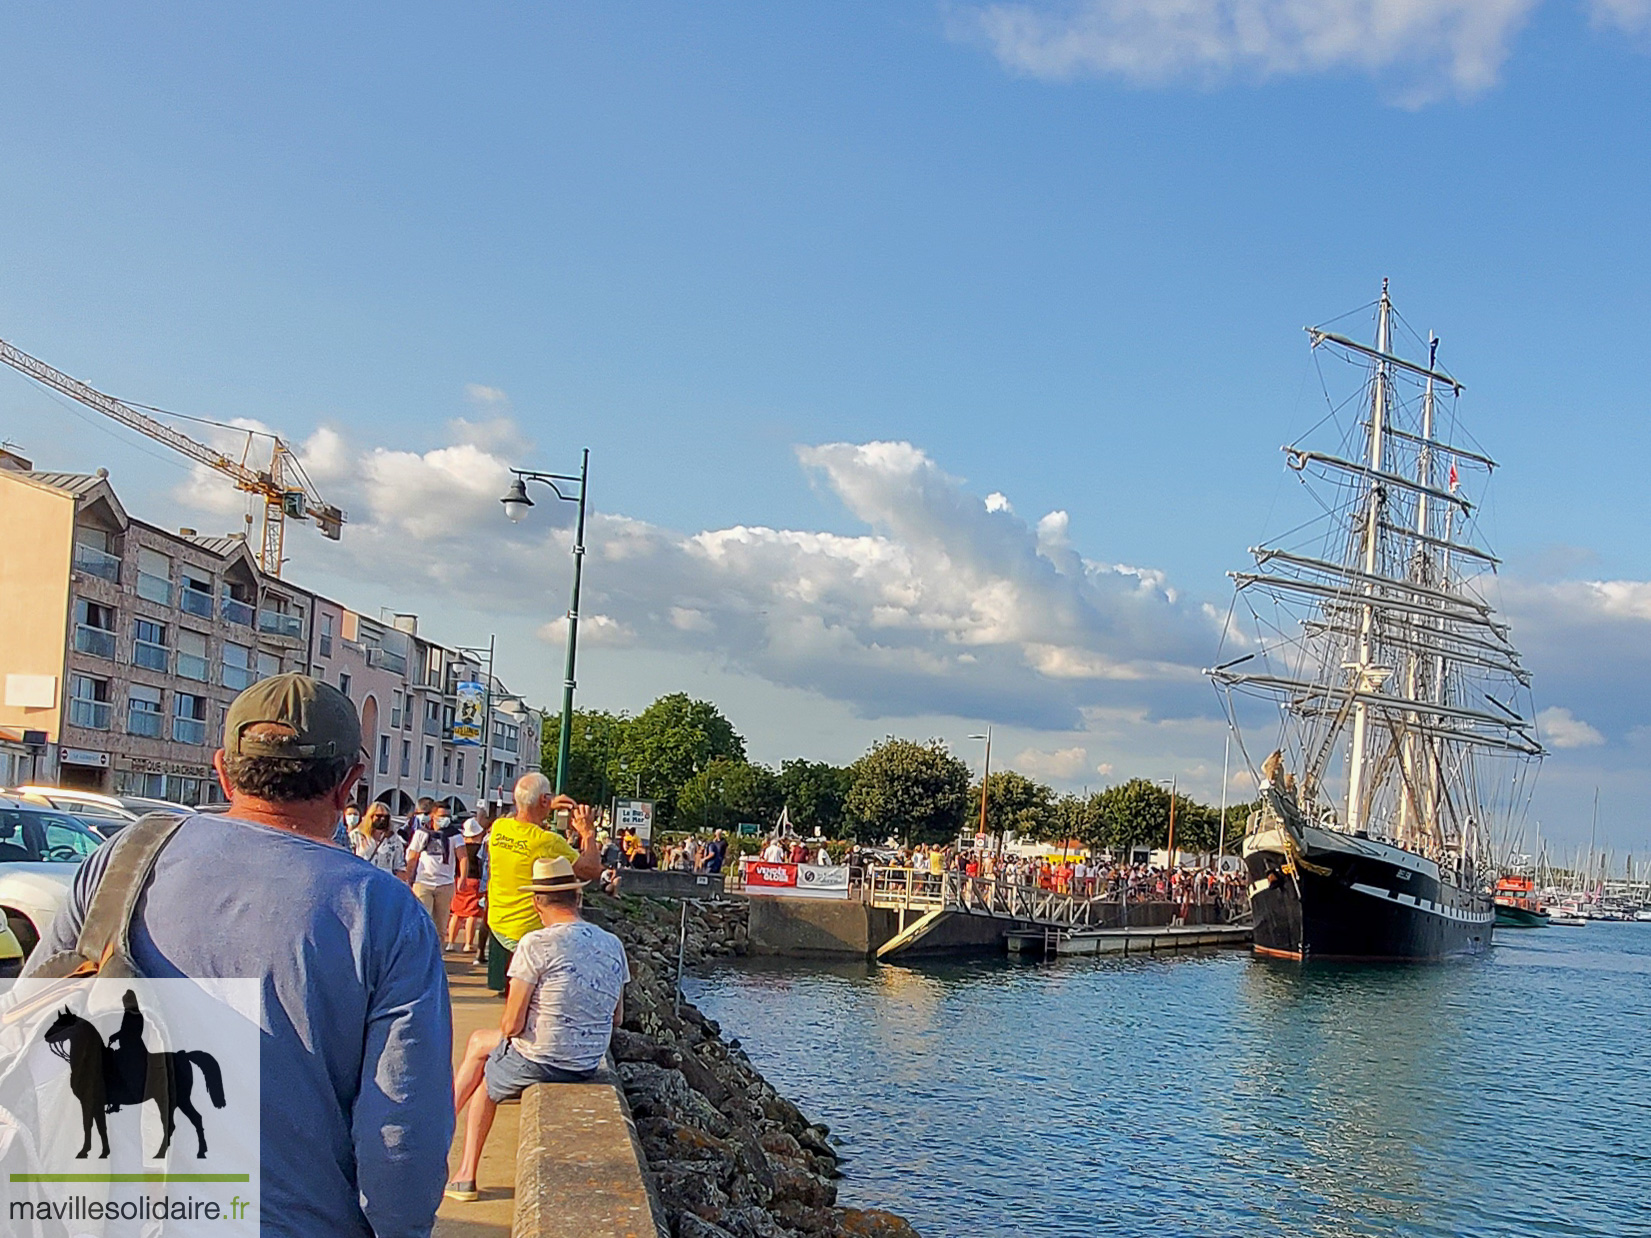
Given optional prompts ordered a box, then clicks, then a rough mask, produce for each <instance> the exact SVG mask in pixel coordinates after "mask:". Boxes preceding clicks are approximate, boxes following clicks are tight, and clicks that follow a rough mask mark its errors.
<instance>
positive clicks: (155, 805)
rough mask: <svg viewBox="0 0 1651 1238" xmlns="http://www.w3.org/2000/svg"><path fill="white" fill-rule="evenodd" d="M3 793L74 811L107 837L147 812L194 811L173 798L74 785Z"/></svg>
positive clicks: (3, 792)
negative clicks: (83, 787) (98, 789)
mask: <svg viewBox="0 0 1651 1238" xmlns="http://www.w3.org/2000/svg"><path fill="white" fill-rule="evenodd" d="M0 795H14V796H16V797H17V798H19V799H24V800H28V801H30V802H31V803H36V804H40V805H42V806H44V807H47V808H58V809H61V810H63V811H64V812H67V813H72V814H74V815H75V816H77V817H79V818H80V819H81V820H83V821H85V822H86V823H87V824H88V825H90V826H91V827H92V828H93V829H94V830H96V831H97V832H98V833H99V834H102V835H103V836H104V837H105V838H113V837H114V836H115V834H117V833H118V832H119V831H120V830H122V829H123V828H125V827H126V826H128V825H130V824H131V823H132V822H134V821H136V820H137V819H138V818H139V817H141V816H143V815H144V814H145V813H150V812H194V811H195V810H194V809H193V808H191V807H189V805H187V804H175V803H173V802H172V801H171V800H157V799H150V798H149V797H147V796H143V795H104V794H103V793H102V792H99V791H81V790H77V789H75V788H72V787H35V786H30V787H18V788H17V790H15V791H0Z"/></svg>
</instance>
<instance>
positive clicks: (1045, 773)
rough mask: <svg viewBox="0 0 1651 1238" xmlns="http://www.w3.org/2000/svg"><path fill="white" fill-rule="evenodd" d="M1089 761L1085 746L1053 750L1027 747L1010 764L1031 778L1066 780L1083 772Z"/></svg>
mask: <svg viewBox="0 0 1651 1238" xmlns="http://www.w3.org/2000/svg"><path fill="white" fill-rule="evenodd" d="M1088 762H1089V750H1088V749H1087V748H1057V749H1056V750H1055V751H1054V752H1040V751H1039V750H1038V749H1036V748H1027V749H1026V750H1025V751H1023V752H1022V753H1021V754H1020V755H1019V756H1017V757H1016V758H1015V759H1014V760H1013V761H1012V762H1010V764H1011V765H1012V766H1013V767H1014V768H1015V769H1017V770H1019V771H1020V772H1021V773H1023V774H1026V775H1028V776H1030V777H1033V778H1050V779H1054V780H1056V781H1058V782H1066V781H1069V780H1070V779H1073V778H1076V777H1077V776H1078V775H1079V774H1081V773H1083V772H1084V767H1085V766H1086V765H1087V764H1088Z"/></svg>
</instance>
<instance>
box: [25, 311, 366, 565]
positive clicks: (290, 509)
mask: <svg viewBox="0 0 1651 1238" xmlns="http://www.w3.org/2000/svg"><path fill="white" fill-rule="evenodd" d="M0 361H3V362H5V363H6V364H7V365H9V366H11V367H12V369H14V370H16V371H18V373H20V374H25V375H27V376H28V377H29V378H32V379H34V380H35V382H37V383H40V384H41V385H42V386H46V387H50V388H52V389H53V390H54V391H59V392H62V393H63V394H64V395H66V396H68V397H69V398H70V399H71V400H75V401H77V402H79V403H81V404H84V405H85V406H86V407H87V408H90V409H93V410H95V411H97V412H100V413H102V414H103V415H104V416H105V417H108V418H110V419H112V420H114V421H118V422H119V423H120V424H121V425H123V426H125V427H126V428H127V429H129V430H136V431H137V432H138V433H139V434H142V435H144V436H145V437H147V438H152V439H154V440H155V441H156V442H157V443H164V444H165V445H166V446H168V447H170V448H171V449H172V450H173V451H175V452H177V453H179V454H180V455H183V456H187V457H189V459H191V460H193V461H195V462H196V463H197V464H204V465H206V467H207V468H209V469H215V470H217V471H218V472H220V473H222V474H223V475H224V476H226V477H228V478H229V479H230V480H231V481H233V482H234V483H235V485H236V488H237V489H240V490H245V491H247V492H248V493H249V494H256V495H260V496H262V498H263V500H264V540H263V551H262V553H261V554H260V555H259V566H260V567H261V568H262V569H263V570H264V571H265V572H266V573H267V574H269V575H271V576H279V575H280V574H281V554H282V550H281V547H282V530H281V525H282V521H283V519H284V518H285V517H291V518H292V519H295V520H302V519H304V518H305V517H312V518H313V519H314V520H315V522H316V524H317V525H318V526H319V527H320V529H321V532H322V534H323V536H325V537H328V538H330V539H332V540H333V541H335V542H336V541H337V540H338V537H339V533H340V532H341V527H342V525H343V524H344V519H345V517H344V513H343V512H342V511H340V510H339V509H338V508H337V507H335V506H333V505H332V504H331V503H325V502H323V501H322V500H321V498H320V496H318V495H316V494H313V493H311V491H310V490H309V488H308V487H303V486H291V485H289V483H288V482H287V478H286V469H285V468H284V467H283V466H284V463H285V460H286V458H287V457H288V456H290V455H292V449H291V448H290V447H288V446H287V445H286V443H285V442H283V441H282V440H281V439H280V438H278V437H277V438H276V439H275V446H274V450H273V451H272V452H271V454H270V468H269V470H268V471H259V470H257V469H252V468H248V467H247V466H246V465H245V464H243V463H241V462H240V461H238V460H232V459H230V458H229V457H228V456H226V455H224V454H223V453H222V452H221V451H214V450H213V449H212V448H210V447H208V446H207V445H206V444H205V443H198V442H196V441H195V440H194V439H192V438H190V437H189V436H188V435H187V434H183V433H181V432H179V431H177V430H174V429H173V428H172V427H171V426H169V425H167V424H166V423H165V422H162V421H157V420H156V419H155V418H153V417H151V416H149V415H148V414H147V413H144V412H141V411H139V410H138V409H136V408H133V407H132V406H131V405H130V404H127V403H126V402H125V401H124V400H117V399H116V398H115V397H114V396H112V395H106V394H105V393H103V392H101V391H99V390H98V389H97V388H95V387H91V386H88V385H87V384H85V383H83V382H81V381H80V380H79V379H78V378H73V377H71V376H69V375H68V374H65V373H63V371H62V370H59V369H57V368H56V367H55V366H51V365H48V364H46V362H44V361H42V360H40V358H39V357H34V356H30V355H29V354H28V353H26V352H24V351H23V350H22V349H21V348H19V347H17V346H16V345H15V344H12V343H9V342H7V341H6V340H0Z"/></svg>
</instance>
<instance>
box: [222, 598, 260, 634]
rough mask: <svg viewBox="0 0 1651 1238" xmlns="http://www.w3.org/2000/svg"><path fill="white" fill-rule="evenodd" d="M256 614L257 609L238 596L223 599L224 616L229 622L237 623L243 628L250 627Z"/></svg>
mask: <svg viewBox="0 0 1651 1238" xmlns="http://www.w3.org/2000/svg"><path fill="white" fill-rule="evenodd" d="M257 614H258V612H257V611H255V610H254V609H253V608H252V607H250V606H248V605H247V604H246V603H245V602H243V601H241V600H240V599H239V598H225V599H224V618H225V619H227V620H229V622H231V623H238V624H240V625H241V626H242V627H243V628H250V627H252V626H253V620H254V619H255V618H256V617H257Z"/></svg>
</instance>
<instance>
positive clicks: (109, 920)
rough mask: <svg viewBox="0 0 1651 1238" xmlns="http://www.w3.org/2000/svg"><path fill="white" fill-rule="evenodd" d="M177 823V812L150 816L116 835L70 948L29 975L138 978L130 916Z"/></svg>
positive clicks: (51, 956)
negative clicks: (101, 875) (133, 952)
mask: <svg viewBox="0 0 1651 1238" xmlns="http://www.w3.org/2000/svg"><path fill="white" fill-rule="evenodd" d="M183 823H184V818H183V817H182V816H180V815H178V814H177V813H170V812H152V813H149V814H148V815H146V816H144V817H141V818H139V819H138V820H137V821H134V822H133V823H132V824H131V825H129V826H127V827H126V828H125V829H123V830H122V831H121V832H120V833H118V834H116V835H115V837H114V839H113V841H111V842H110V843H109V844H108V846H109V863H108V864H107V865H106V866H105V867H104V869H103V878H102V880H100V881H99V882H98V884H97V889H96V890H94V891H92V901H91V903H90V905H88V906H87V908H86V919H85V921H84V923H82V924H81V926H80V936H79V937H77V938H76V939H75V944H74V946H73V947H72V948H71V949H68V950H59V951H58V952H57V953H55V954H52V955H49V956H48V957H47V958H46V959H45V960H44V961H43V962H41V963H40V965H39V966H37V967H31V968H30V969H29V974H30V975H31V976H38V977H41V978H42V979H57V978H61V977H67V976H77V977H78V976H136V975H139V974H140V973H139V971H138V968H137V964H136V963H134V962H133V961H132V914H133V912H134V911H136V909H137V905H138V898H139V896H140V895H142V893H143V889H144V887H145V886H147V885H148V884H149V877H150V874H152V873H153V872H154V871H155V861H156V860H157V859H159V858H160V853H161V851H162V849H163V848H164V847H165V846H166V844H167V843H168V842H170V841H171V839H172V835H174V834H176V833H177V832H178V827H179V826H181V825H182V824H183Z"/></svg>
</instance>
